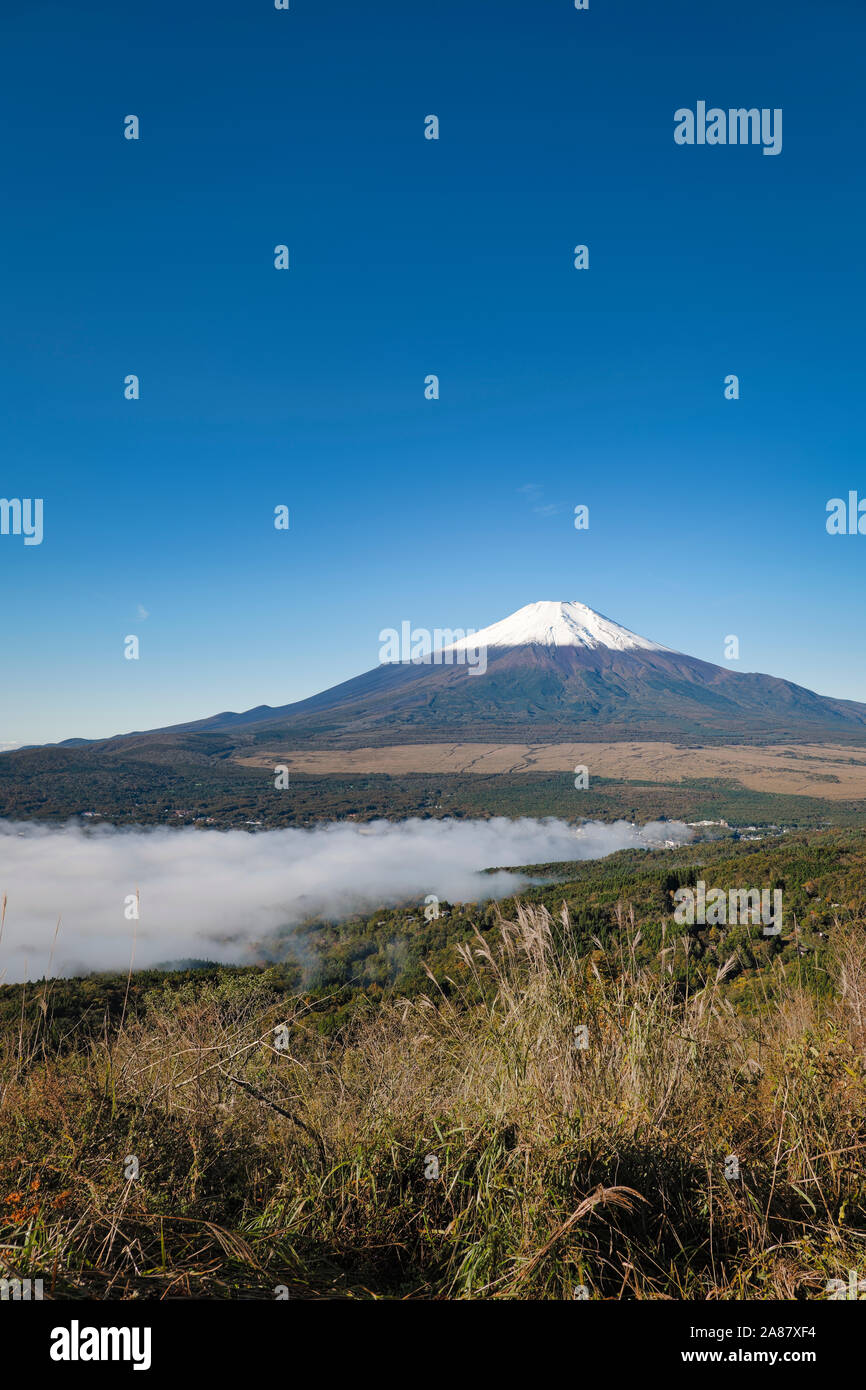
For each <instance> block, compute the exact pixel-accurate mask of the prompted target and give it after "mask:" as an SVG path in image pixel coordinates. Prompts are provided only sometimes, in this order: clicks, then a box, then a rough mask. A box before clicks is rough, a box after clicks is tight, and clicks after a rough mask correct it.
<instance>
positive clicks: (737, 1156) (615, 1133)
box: [0, 903, 866, 1299]
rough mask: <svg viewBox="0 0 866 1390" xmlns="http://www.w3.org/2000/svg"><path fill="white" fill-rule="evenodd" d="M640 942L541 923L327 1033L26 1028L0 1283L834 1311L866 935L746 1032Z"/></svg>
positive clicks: (682, 969) (252, 998)
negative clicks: (831, 1289) (798, 1306)
mask: <svg viewBox="0 0 866 1390" xmlns="http://www.w3.org/2000/svg"><path fill="white" fill-rule="evenodd" d="M639 936H640V932H639V929H637V928H631V929H630V928H629V926H628V924H627V922H626V923H624V926H623V930H622V932H621V933H620V934H619V937H618V939H617V940H616V941H614V942H612V943H610V944H609V945H608V948H607V950H602V949H601V947H600V945H596V946H595V947H594V949H592V950H590V951H587V950H586V949H585V947H582V948H581V949H578V947H577V944H576V938H575V936H574V934H573V933H572V930H571V924H570V922H569V918H568V912H567V910H566V909H563V913H562V917H561V920H557V919H556V918H554V917H552V916H551V914H550V913H549V912H548V910H547V909H546V908H545V907H544V906H542V905H538V904H536V905H533V904H520V903H519V904H517V905H516V908H515V910H514V911H513V912H512V913H511V920H502V919H500V920H499V921H498V922H497V923H496V924H495V926H493V927H492V928H491V929H490V930H488V931H487V933H486V934H485V935H482V934H481V933H479V932H476V935H475V937H474V938H473V940H472V941H470V942H469V943H468V944H463V945H461V946H459V947H458V956H459V962H460V968H459V969H458V970H457V971H455V972H454V978H453V979H452V980H451V981H450V983H449V982H444V981H443V982H440V983H443V984H446V990H445V992H443V991H441V990H440V989H439V988H438V986H437V987H431V990H430V992H429V993H427V994H418V995H417V996H415V997H413V998H407V999H391V1000H388V999H386V1000H384V1001H381V1002H377V1003H373V1002H372V1001H371V1002H369V1003H364V1004H363V1006H362V1007H359V1008H358V1009H356V1010H355V1011H354V1013H353V1015H352V1017H351V1019H350V1020H349V1021H348V1022H347V1023H346V1024H345V1025H344V1026H343V1027H342V1028H341V1029H340V1030H339V1031H338V1032H337V1033H336V1034H332V1035H330V1036H326V1035H323V1034H322V1032H321V1031H319V1030H317V1029H316V1028H315V1027H314V1026H313V1024H314V1014H313V1012H312V1008H313V1006H311V1005H310V1003H309V1000H305V999H304V998H303V997H302V996H298V997H297V998H294V999H289V1000H287V997H286V996H285V994H280V993H279V992H278V991H276V990H275V989H273V988H272V987H271V986H270V985H269V982H268V976H267V972H265V973H263V974H258V975H255V974H253V975H242V976H237V975H226V976H225V977H224V978H218V979H217V980H215V981H214V980H208V981H205V982H202V983H201V984H198V985H197V984H195V983H194V982H192V983H188V984H185V985H184V986H183V987H182V988H181V989H174V990H168V989H162V990H156V991H154V992H152V993H151V994H150V995H149V996H148V999H147V1003H146V1007H145V1008H144V1009H143V1010H142V1011H140V1013H139V1014H138V1015H137V1016H131V1015H126V1016H125V1017H124V1016H122V1017H121V1019H120V1021H117V1020H115V1021H114V1022H113V1023H111V1024H110V1025H109V1024H106V1028H105V1030H104V1032H103V1033H102V1034H100V1033H99V1032H96V1034H95V1035H94V1033H93V1031H90V1032H86V1033H85V1032H82V1033H81V1034H80V1035H77V1034H76V1033H75V1032H72V1033H70V1034H68V1035H65V1036H64V1037H62V1038H61V1039H60V1040H57V1039H54V1038H53V1039H52V1041H51V1042H50V1044H49V1043H48V1042H47V1040H46V1033H45V1030H44V1029H42V1028H41V1027H40V1023H39V1021H38V1019H37V1021H36V1022H35V1023H34V1022H31V1021H30V1019H29V1016H28V1019H27V1021H22V1022H21V1023H20V1024H19V1025H18V1026H17V1027H16V1026H12V1025H8V1024H7V1026H5V1027H4V1030H3V1033H2V1035H0V1260H2V1262H3V1266H4V1268H3V1270H2V1271H0V1272H2V1273H4V1274H6V1275H9V1276H11V1275H18V1276H20V1277H27V1276H29V1277H38V1276H42V1277H43V1278H44V1280H45V1281H46V1282H45V1292H46V1296H48V1294H49V1292H50V1293H51V1294H52V1296H54V1297H59V1298H63V1297H97V1298H106V1297H112V1298H118V1297H120V1298H154V1297H165V1296H168V1297H184V1296H193V1297H205V1298H238V1297H246V1298H250V1297H252V1298H255V1297H259V1298H274V1297H280V1296H289V1297H300V1298H310V1297H313V1298H316V1297H357V1298H370V1297H386V1298H403V1297H409V1298H518V1299H525V1298H542V1299H562V1298H573V1297H575V1296H576V1295H575V1290H578V1294H577V1296H588V1297H590V1298H674V1299H707V1298H710V1299H724V1298H750V1299H768V1298H785V1299H790V1298H807V1299H808V1298H825V1297H827V1293H826V1284H827V1281H828V1280H829V1279H831V1278H841V1279H843V1280H847V1278H848V1271H849V1270H850V1269H858V1270H863V1271H866V1182H864V1169H863V1162H862V1156H863V1145H864V1140H866V1066H864V1048H866V926H864V923H863V922H862V921H858V920H850V921H847V922H846V923H844V924H843V923H837V924H836V926H835V928H834V930H833V932H832V934H831V942H830V945H829V946H828V949H827V952H826V955H825V962H826V970H827V971H828V973H829V976H830V982H831V983H832V988H827V989H824V990H820V991H818V990H816V989H815V988H814V987H813V983H812V982H811V981H810V979H809V978H808V977H806V978H805V980H804V979H803V978H802V977H801V976H799V971H798V965H797V963H796V962H794V963H792V962H790V961H788V962H783V961H782V960H781V959H777V960H775V961H774V962H772V963H771V964H770V965H769V966H768V971H769V972H770V973H774V974H775V975H776V976H781V977H783V978H776V979H774V981H773V986H774V987H773V988H772V989H768V990H767V993H766V1003H765V1006H764V1007H762V1008H758V1009H755V1010H754V1011H753V1012H752V1013H750V1014H749V1015H748V1016H743V1014H742V1012H741V1011H738V1010H737V1009H736V1008H735V1007H734V1005H733V1004H732V1003H731V1001H730V998H729V997H728V994H727V992H726V987H725V981H726V978H727V973H728V967H727V966H726V965H725V964H723V965H722V966H721V967H720V968H719V969H718V970H716V972H715V976H714V978H712V979H710V981H709V982H707V981H706V975H705V974H704V975H703V976H700V975H697V974H696V976H695V980H696V985H695V988H694V989H693V988H692V985H691V983H690V981H691V970H690V962H689V955H690V953H691V951H692V949H693V942H691V941H690V939H689V938H688V937H683V936H671V937H670V938H669V939H663V941H662V947H661V950H660V951H659V952H658V953H657V955H656V956H655V957H654V959H653V960H652V962H651V963H649V964H647V963H645V962H642V961H641V955H640V941H639V939H638V938H639ZM730 968H731V969H733V960H732V962H731V965H730ZM40 989H42V990H43V992H44V995H45V996H46V997H45V999H44V1008H42V1009H40V1011H39V1013H40V1016H46V1015H48V1014H49V1013H50V1007H51V1002H50V993H51V989H52V985H51V983H50V982H49V983H48V984H46V985H44V986H40ZM576 1030H578V1031H577V1032H576ZM584 1042H585V1044H586V1045H585V1046H582V1045H581V1044H582V1043H584ZM437 1168H438V1177H437V1176H435V1174H436V1172H437ZM136 1171H137V1173H138V1176H137V1177H135V1176H130V1175H131V1174H134V1173H135V1172H136ZM737 1174H738V1176H737Z"/></svg>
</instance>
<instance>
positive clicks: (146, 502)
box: [0, 0, 866, 743]
mask: <svg viewBox="0 0 866 1390" xmlns="http://www.w3.org/2000/svg"><path fill="white" fill-rule="evenodd" d="M291 5H292V7H291V9H290V11H288V12H281V11H276V10H275V9H274V8H273V6H272V5H271V4H270V3H269V0H243V2H242V0H237V3H234V4H228V3H220V2H218V3H213V4H198V5H179V4H177V3H176V0H172V3H164V2H163V0H149V3H148V4H147V5H141V6H126V5H123V4H114V3H111V4H109V3H107V0H103V2H102V3H98V4H87V3H84V4H76V5H70V4H68V3H44V0H31V3H28V4H27V5H19V6H18V7H17V14H16V13H10V12H9V10H8V9H7V11H6V14H5V16H4V19H3V31H4V43H3V58H2V82H0V105H2V111H3V121H4V127H5V129H6V131H7V132H8V133H7V135H6V136H5V137H4V141H3V147H2V152H0V161H2V164H0V169H2V185H3V195H4V203H5V209H6V210H5V214H4V217H3V223H2V231H0V239H2V262H0V274H2V307H3V334H2V337H3V345H2V354H3V356H2V363H0V390H2V394H3V397H4V401H3V407H4V443H3V461H2V469H0V496H5V497H42V498H44V505H45V523H44V525H45V537H44V541H43V544H42V545H41V546H32V547H25V546H24V545H23V543H22V539H21V538H20V537H13V536H0V583H2V610H0V611H2V622H0V650H2V671H3V679H2V691H0V743H14V742H36V741H39V742H41V741H45V740H55V739H62V738H66V737H69V736H72V735H82V736H90V737H93V736H100V735H108V734H112V733H116V732H120V731H123V730H127V729H133V728H146V727H152V726H156V725H161V724H168V723H171V722H175V721H180V720H186V719H191V718H197V717H201V716H205V715H208V714H211V713H213V712H216V711H218V710H223V709H244V708H247V707H249V706H251V705H255V704H259V703H268V704H283V703H286V702H287V701H290V700H293V699H297V698H301V697H303V696H305V695H308V694H311V693H313V692H315V691H316V690H319V689H322V688H324V687H326V686H328V685H332V684H334V683H336V682H337V681H340V680H343V679H346V678H348V677H350V676H352V675H355V674H357V673H359V672H360V671H363V670H366V669H368V668H370V667H371V666H373V665H375V664H376V661H377V656H378V646H379V644H378V634H379V630H380V629H381V628H382V627H387V626H399V624H400V622H401V621H403V620H405V619H408V620H409V621H411V622H412V623H413V624H414V625H415V626H425V627H429V628H432V627H435V626H449V627H475V628H478V627H481V626H483V625H485V624H487V623H489V622H492V621H495V620H497V619H499V618H501V617H503V616H505V615H506V614H507V613H509V612H511V611H512V610H514V609H515V608H518V607H520V606H521V605H523V604H524V603H528V602H532V601H534V600H537V599H549V598H569V599H571V598H576V599H580V600H581V601H583V602H585V603H588V604H590V605H591V606H592V607H594V608H597V609H599V610H600V611H601V612H603V613H606V614H607V615H608V616H610V617H612V618H613V619H615V620H616V621H618V622H620V623H623V624H625V625H626V626H627V627H630V628H633V629H635V630H636V631H638V632H641V633H643V634H645V635H647V636H650V637H653V638H656V639H657V640H659V641H661V642H663V643H665V644H666V645H668V646H673V647H678V648H680V649H682V650H685V651H688V652H690V653H692V654H694V655H697V656H701V657H704V658H706V659H708V660H713V661H718V662H719V663H722V662H723V647H722V644H723V639H724V637H725V636H726V635H727V634H728V633H736V634H737V635H738V636H739V639H740V643H741V661H740V663H739V666H740V669H743V670H761V671H768V672H771V673H773V674H777V675H783V676H786V677H788V678H790V679H793V680H797V681H799V682H801V683H802V684H805V685H808V686H811V687H812V688H815V689H818V690H819V691H821V692H822V693H829V694H835V695H844V696H849V697H851V698H859V699H861V700H866V644H864V641H863V636H864V618H863V612H864V606H863V598H864V585H863V579H862V576H863V571H864V566H866V536H862V537H861V536H857V537H832V538H831V537H829V536H828V535H827V533H826V530H825V526H824V520H825V504H826V502H827V499H828V498H830V497H833V496H837V495H843V496H844V495H847V492H848V490H849V489H859V490H860V492H861V494H863V495H866V465H864V408H863V390H864V355H866V354H864V332H863V306H864V244H866V238H864V191H863V123H862V55H863V51H864V41H866V12H864V9H863V6H862V4H860V3H859V0H857V2H856V3H855V0H825V3H823V4H822V5H821V6H820V7H818V6H816V5H815V4H814V3H805V2H804V0H792V3H785V4H783V3H781V0H774V3H769V0H731V2H730V3H728V4H726V5H724V6H718V5H716V6H705V5H698V4H696V3H694V0H673V2H672V3H657V4H647V3H640V2H639V0H622V3H614V0H590V9H589V10H588V11H586V12H578V11H575V10H574V8H573V6H572V5H571V4H570V0H544V3H533V4H529V3H525V2H524V3H518V0H437V3H436V4H435V5H432V6H431V5H427V4H422V3H420V0H399V2H398V0H385V2H384V3H376V2H375V0H367V3H364V4H358V3H357V0H335V2H334V3H329V0H291ZM698 100H706V101H707V102H708V103H709V104H710V105H714V104H715V105H718V106H720V107H722V108H728V107H734V106H757V107H771V108H776V107H781V108H782V109H783V111H784V124H783V131H784V143H783V150H782V153H781V154H780V155H779V156H778V157H765V156H763V155H762V153H761V150H760V149H759V148H752V147H747V148H741V147H716V148H711V147H707V146H705V147H703V148H700V147H691V148H689V147H680V146H677V145H676V144H675V143H674V140H673V129H674V119H673V117H674V111H675V110H676V109H677V108H679V107H683V106H691V107H692V108H694V106H695V104H696V103H697V101H698ZM431 113H432V114H436V115H438V116H439V118H440V122H441V131H440V139H439V141H438V142H434V141H428V140H425V139H424V135H423V129H424V126H423V123H424V117H425V116H426V115H428V114H431ZM128 114H136V115H138V116H139V118H140V121H141V138H140V140H139V141H138V142H133V141H127V140H125V139H124V138H123V118H124V117H125V116H126V115H128ZM278 243H286V244H287V245H288V246H289V248H290V254H291V269H290V270H289V271H287V272H279V271H277V270H275V269H274V267H273V254H274V252H273V248H274V246H275V245H277V244H278ZM577 243H586V244H587V245H588V246H589V248H590V269H589V271H588V272H578V271H575V270H574V269H573V266H572V248H573V247H574V246H575V244H577ZM128 373H136V374H138V375H139V377H140V379H141V399H140V400H139V401H135V402H130V401H126V400H124V398H123V382H124V378H125V376H126V375H127V374H128ZM428 373H437V374H438V375H439V377H440V380H441V399H440V400H438V401H432V402H431V401H426V400H425V399H424V393H423V387H424V378H425V376H426V375H427V374H428ZM728 373H737V374H738V375H739V378H740V383H741V388H740V389H741V398H740V400H739V401H726V400H725V399H724V396H723V382H724V378H725V376H726V375H727V374H728ZM279 503H285V504H286V505H288V506H289V508H290V510H291V530H290V531H289V532H287V533H286V532H278V531H276V530H275V529H274V528H273V522H272V516H273V508H274V507H275V506H276V505H277V504H279ZM577 503H586V504H588V505H589V507H590V529H589V531H588V532H586V533H579V532H576V531H575V530H574V527H573V510H574V506H575V504H577ZM139 605H141V606H142V608H143V609H144V610H146V612H147V613H148V616H147V617H146V618H142V617H140V616H139ZM129 633H135V634H137V635H138V636H139V638H140V643H141V659H140V660H139V661H137V662H134V661H126V660H125V659H124V657H123V639H124V637H125V636H126V635H127V634H129Z"/></svg>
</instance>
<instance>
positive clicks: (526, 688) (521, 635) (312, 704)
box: [91, 601, 866, 760]
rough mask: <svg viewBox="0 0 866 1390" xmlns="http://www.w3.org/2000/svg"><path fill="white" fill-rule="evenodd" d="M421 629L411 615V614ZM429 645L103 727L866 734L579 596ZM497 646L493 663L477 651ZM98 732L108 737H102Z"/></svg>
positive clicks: (179, 750) (314, 741) (845, 705)
mask: <svg viewBox="0 0 866 1390" xmlns="http://www.w3.org/2000/svg"><path fill="white" fill-rule="evenodd" d="M404 627H405V628H407V629H408V627H409V624H404ZM433 636H434V639H435V638H436V637H437V636H439V637H440V642H439V645H438V646H437V645H436V643H435V640H434V643H433V650H432V651H431V652H429V654H428V655H427V656H426V657H423V658H420V659H418V658H416V659H415V660H406V659H403V660H400V661H395V662H386V663H384V664H382V665H379V666H377V667H375V668H374V669H373V670H371V671H367V672H365V673H364V674H363V675H360V676H356V677H354V678H353V679H351V680H347V681H344V682H343V683H342V684H340V685H336V686H334V687H332V688H331V689H329V690H325V691H323V692H322V693H321V694H319V695H314V696H312V697H310V698H309V699H306V700H299V701H297V702H296V703H294V704H290V705H284V706H282V707H279V708H273V707H271V706H268V705H259V706H257V707H256V708H254V709H250V710H247V711H245V712H244V713H240V714H237V713H233V712H229V711H227V712H224V713H221V714H216V715H213V716H211V717H210V718H207V719H203V720H199V721H196V722H195V723H190V724H181V725H175V726H173V727H172V728H170V729H161V730H155V731H152V732H151V733H148V734H143V733H137V734H129V735H125V736H122V737H121V738H114V739H111V740H109V741H100V744H99V745H97V746H101V747H106V746H108V744H109V743H110V745H111V747H112V749H113V750H116V751H120V750H121V749H125V750H126V751H129V752H132V751H133V749H135V751H140V752H144V748H145V746H149V748H150V750H151V752H152V754H153V755H155V756H156V757H158V758H160V760H162V759H168V760H171V759H172V757H173V756H174V755H175V754H177V755H178V756H181V757H182V756H186V757H189V756H196V755H204V756H206V757H214V756H216V757H222V758H225V757H232V755H233V754H234V753H239V754H243V753H244V752H254V751H255V749H256V747H257V746H258V747H261V748H265V747H274V746H277V741H279V743H280V746H284V747H286V748H302V747H310V748H315V747H320V748H326V747H330V748H360V747H385V746H388V745H393V744H406V743H420V742H424V743H431V742H433V743H435V742H442V743H444V742H454V743H467V742H498V741H500V740H501V741H505V742H507V741H536V740H539V741H563V740H573V739H580V740H584V739H597V740H605V741H632V740H673V741H675V742H677V743H678V744H681V745H690V744H691V745H694V744H704V743H739V744H741V743H777V742H779V741H796V742H801V743H802V742H822V741H835V742H837V743H838V742H843V743H844V742H847V743H866V705H863V704H858V703H855V702H854V701H851V700H839V699H834V698H830V697H825V696H821V695H816V694H815V693H814V692H813V691H811V690H806V689H805V688H804V687H802V686H798V685H794V684H792V682H790V681H787V680H782V679H779V678H777V677H775V676H768V675H759V674H750V673H743V672H739V671H733V670H731V669H729V668H726V667H721V666H715V665H712V664H711V663H710V662H707V661H701V660H698V659H697V658H696V657H692V656H688V655H686V654H685V653H683V652H677V651H673V650H671V649H670V648H669V647H666V646H663V645H662V644H661V643H659V642H655V641H651V640H650V639H648V638H646V637H641V636H638V635H637V633H634V632H632V631H630V630H629V629H628V628H626V627H622V626H620V624H618V623H615V622H613V621H612V620H611V619H609V618H606V617H604V616H603V615H602V614H600V613H597V612H595V610H593V609H592V608H588V607H587V606H586V605H585V604H582V603H578V602H555V601H542V602H538V603H530V604H527V605H526V607H524V608H520V609H518V610H517V612H515V613H512V614H511V615H510V616H509V617H507V618H504V619H503V620H502V621H501V622H497V623H494V624H492V625H491V626H490V627H487V628H484V629H482V630H481V631H480V632H476V633H473V634H471V635H467V636H462V635H459V636H458V635H455V634H452V633H450V632H448V633H446V634H445V640H442V638H441V636H440V635H439V634H434V635H433ZM479 650H482V651H483V652H484V656H485V660H484V665H483V668H482V667H481V665H480V664H478V665H477V666H475V667H473V665H472V664H471V661H472V656H473V653H475V654H476V656H477V654H478V652H479ZM91 746H94V745H91Z"/></svg>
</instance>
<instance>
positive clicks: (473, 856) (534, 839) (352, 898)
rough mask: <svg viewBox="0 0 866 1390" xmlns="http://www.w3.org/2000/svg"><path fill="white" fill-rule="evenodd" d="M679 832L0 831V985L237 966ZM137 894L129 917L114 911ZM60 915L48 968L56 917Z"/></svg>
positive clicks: (347, 825)
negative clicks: (284, 939)
mask: <svg viewBox="0 0 866 1390" xmlns="http://www.w3.org/2000/svg"><path fill="white" fill-rule="evenodd" d="M691 835H692V832H691V831H690V830H689V828H688V826H685V825H682V824H680V823H678V822H672V821H665V822H662V823H660V824H653V825H647V826H644V827H643V828H639V827H637V826H634V825H631V824H629V823H627V822H625V821H618V822H616V824H614V825H603V824H600V823H598V822H589V823H586V824H584V825H583V826H581V827H580V830H579V832H578V833H575V829H574V827H573V826H569V825H567V824H566V823H565V822H564V821H561V820H554V819H546V820H529V819H523V820H514V821H512V820H507V819H505V818H502V817H498V818H496V819H493V820H487V821H457V820H407V821H399V822H389V821H375V822H373V823H371V824H368V825H358V824H356V823H354V822H337V823H329V824H323V825H319V826H316V827H315V828H313V829H310V830H293V829H291V830H272V831H265V832H259V833H257V834H254V835H250V834H247V833H246V832H244V831H239V830H238V831H234V830H233V831H226V832H220V831H216V830H205V831H202V830H193V829H178V830H170V829H162V828H152V829H147V828H135V829H117V828H114V827H111V826H100V827H96V828H87V829H83V828H81V827H80V826H79V825H78V824H70V825H66V826H48V825H44V824H37V823H34V822H32V821H29V822H20V823H13V822H8V821H5V822H4V821H0V897H2V896H3V895H4V894H5V895H6V897H7V907H6V921H5V925H4V928H3V935H2V940H0V981H5V982H6V983H9V982H11V981H17V980H23V979H36V978H39V977H40V976H42V975H44V974H46V973H49V970H50V973H51V974H57V975H72V974H82V973H86V972H87V971H90V970H125V969H127V968H128V966H129V963H130V957H131V952H132V948H133V939H135V965H136V966H142V967H143V966H150V965H155V964H158V963H159V962H161V961H167V960H179V959H183V958H185V957H190V956H192V957H205V958H207V959H211V960H221V961H227V962H235V963H237V962H241V963H242V962H244V961H249V960H251V959H254V958H256V951H255V948H256V946H257V945H258V943H259V942H261V941H262V939H263V938H266V937H267V936H268V935H269V934H270V933H272V932H274V931H275V930H276V929H278V928H280V927H291V926H296V925H297V924H298V923H299V922H302V921H304V920H306V919H308V918H310V917H314V916H325V917H335V918H338V917H342V916H346V915H348V914H350V913H352V912H359V911H361V912H363V911H367V910H370V911H372V910H373V909H375V908H377V907H381V906H387V905H390V904H394V903H401V902H404V901H407V900H412V899H415V900H417V901H418V904H419V907H420V906H422V905H423V901H424V898H425V896H426V895H427V894H428V893H434V894H436V896H437V897H438V898H440V899H447V900H449V901H451V902H467V901H475V900H478V899H481V898H492V897H504V896H506V895H508V894H509V893H513V892H515V891H517V890H518V889H520V888H521V887H522V886H524V884H525V882H526V880H525V878H523V877H522V876H521V875H519V874H513V873H506V872H500V873H496V874H493V875H482V873H481V871H482V870H483V869H485V868H492V867H496V866H498V865H521V864H542V863H548V862H551V861H556V860H569V859H573V860H581V859H594V858H598V857H600V856H602V855H605V854H612V853H613V852H614V850H618V849H627V848H642V849H647V848H651V847H652V846H654V845H658V844H660V843H663V842H664V840H665V839H667V840H676V841H677V842H685V841H686V840H688V839H690V838H691ZM136 892H138V893H139V895H140V918H139V920H138V921H137V922H136V921H127V920H126V918H125V916H124V909H125V903H126V902H127V900H128V899H129V898H130V897H132V896H134V895H135V894H136ZM58 918H60V919H61V922H60V930H59V932H58V934H57V942H56V945H55V946H54V956H53V961H52V960H51V953H52V942H53V941H54V936H55V929H56V927H57V920H58Z"/></svg>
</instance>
